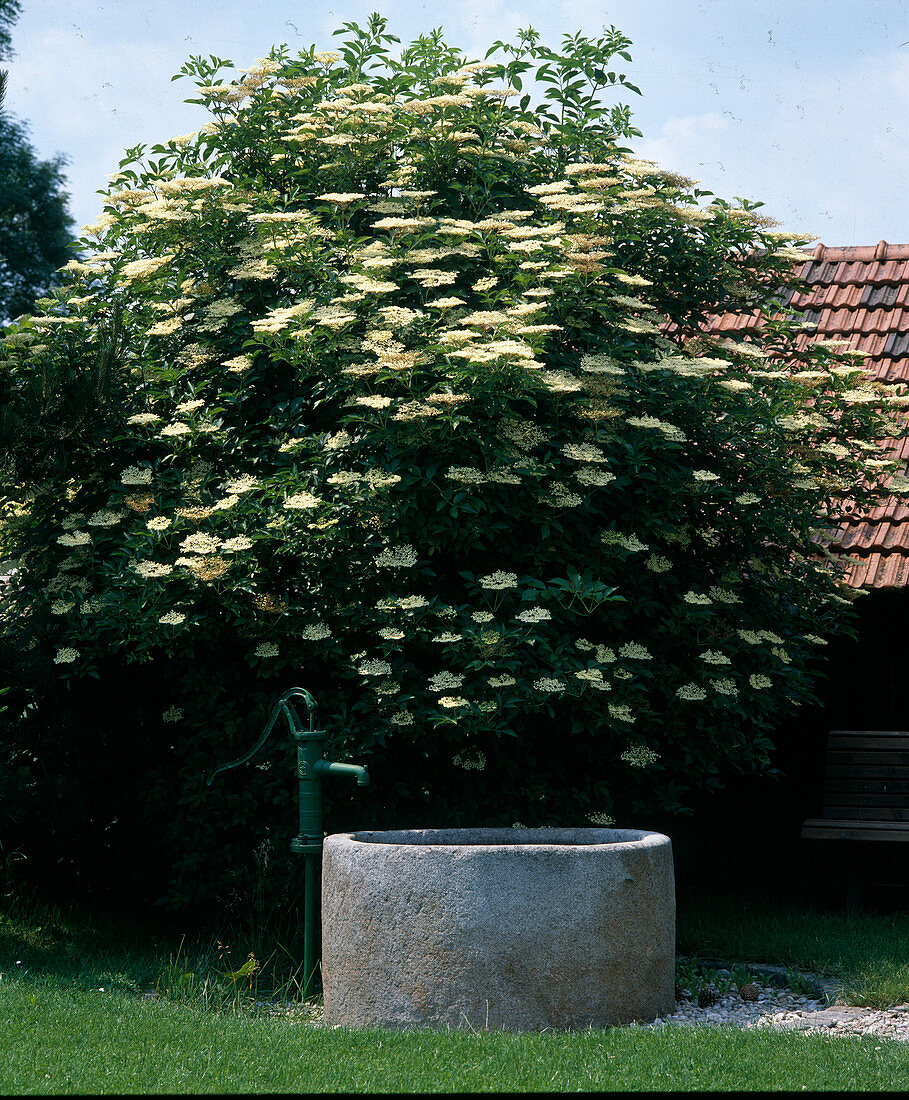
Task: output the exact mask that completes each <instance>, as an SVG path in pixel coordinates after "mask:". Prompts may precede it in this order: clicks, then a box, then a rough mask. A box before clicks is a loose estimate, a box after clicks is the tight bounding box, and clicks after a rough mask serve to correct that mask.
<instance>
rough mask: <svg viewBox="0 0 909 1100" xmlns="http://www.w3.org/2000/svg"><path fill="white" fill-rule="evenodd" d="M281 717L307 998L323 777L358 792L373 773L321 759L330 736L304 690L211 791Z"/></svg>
mask: <svg viewBox="0 0 909 1100" xmlns="http://www.w3.org/2000/svg"><path fill="white" fill-rule="evenodd" d="M295 696H297V697H299V698H301V699H302V700H303V701H304V702H305V704H306V710H307V714H308V717H309V729H308V730H304V729H303V728H302V723H301V722H300V718H299V715H298V714H297V711H296V709H295V707H294V705H293V703H291V701H290V700H291V699H293V698H294V697H295ZM281 713H283V714H284V716H285V717H286V718H287V723H288V725H289V726H290V732H291V734H292V735H293V739H294V741H296V743H297V795H298V805H299V815H300V816H299V830H300V831H299V833H298V834H297V835H296V836H295V837H294V838H293V840H292V841H291V842H290V850H291V851H292V852H296V853H297V854H298V855H302V856H303V857H304V858H305V860H306V864H305V868H304V870H305V879H304V887H303V889H304V892H303V995H304V997H307V996H309V995H310V994H311V993H312V992H313V986H314V984H315V973H316V965H317V961H318V957H319V955H320V953H321V952H320V951H319V949H318V947H317V943H316V940H317V930H318V927H319V902H318V898H319V871H320V867H321V860H322V837H323V832H324V831H323V828H322V776H323V775H353V776H356V779H357V786H358V787H365V786H367V785H368V784H369V772H367V770H366V768H364V767H363V766H362V765H361V764H332V763H329V761H327V760H323V759H322V748H323V745H324V743H325V738H326V737H327V734H326V732H325V730H317V729H316V728H315V721H316V701H315V699H313V697H312V696H311V695H310V694H309V692H308V691H307V690H306V689H305V688H290V690H288V691H285V692H284V694H283V695H282V696H281V698H280V699H279V700H278V701H277V703H275V705H274V708H273V709H272V712H271V718H269V720H268V724H267V725H266V727H265V731H264V732H263V734H262V736H261V737H260V738H259V740H258V741H257V742H256V743H255V745H253V747H252V748H251V749H250V750H249V752H248V753H246V754H245V756H241V757H240V758H239V759H238V760H231V761H230V763H228V764H221V765H220V766H219V767H217V768H215V770H214V771H213V772H212V773H211V775H210V776H209V777H208V786H211V783H212V780H213V779H214V778H215V776H216V775H218V774H219V773H220V772H223V771H227V770H228V768H236V767H238V766H239V765H240V764H245V763H246V762H247V760H251V759H252V758H253V757H254V756H255V755H256V753H257V752H258V751H259V749H261V748H262V746H263V745H264V744H265V742H266V741H267V740H268V736H269V734H270V733H271V731H272V728H273V727H274V724H275V722H277V720H278V716H279V715H280V714H281Z"/></svg>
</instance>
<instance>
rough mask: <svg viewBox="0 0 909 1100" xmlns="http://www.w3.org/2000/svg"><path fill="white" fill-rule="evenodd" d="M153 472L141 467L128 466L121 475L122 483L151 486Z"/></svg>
mask: <svg viewBox="0 0 909 1100" xmlns="http://www.w3.org/2000/svg"><path fill="white" fill-rule="evenodd" d="M151 479H152V472H151V470H149V469H146V468H144V467H139V466H127V467H126V469H125V470H124V471H123V472H122V473H121V474H120V481H121V482H122V484H124V485H151Z"/></svg>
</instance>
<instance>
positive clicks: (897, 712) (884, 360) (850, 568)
mask: <svg viewBox="0 0 909 1100" xmlns="http://www.w3.org/2000/svg"><path fill="white" fill-rule="evenodd" d="M796 273H797V275H798V276H799V278H800V279H801V280H803V281H804V283H805V284H806V286H805V288H804V289H803V290H799V291H796V292H794V293H793V294H791V295H790V299H789V302H788V307H789V308H790V309H791V310H792V311H794V312H796V313H800V314H802V316H803V318H804V320H805V321H806V322H809V323H811V324H813V325H815V326H816V328H815V330H814V331H813V332H812V333H811V334H810V335H803V336H800V337H799V340H800V341H801V343H802V346H804V344H805V343H807V342H809V341H813V340H842V341H843V342H844V344H845V345H846V346H848V347H850V348H855V349H856V350H858V351H862V352H864V353H865V355H866V359H865V361H864V367H865V370H866V371H867V373H868V375H869V376H870V378H872V379H874V380H877V381H881V382H889V383H896V382H905V383H909V244H888V243H887V242H886V241H881V242H880V243H879V244H877V245H869V246H866V247H844V248H831V247H828V246H826V245H823V244H820V245H818V246H817V247H816V248H815V249H814V251H813V253H809V255H808V258H807V260H806V262H805V263H804V264H802V265H800V266H799V267H798V268H797V269H796ZM760 325H761V317H760V314H732V313H727V314H721V315H720V316H718V317H716V318H714V319H712V320H711V323H710V326H709V331H710V332H711V333H712V334H713V335H729V336H736V337H738V336H741V335H743V334H747V333H749V332H753V333H756V332H757V330H758V329H759V328H760ZM890 445H891V449H893V450H895V452H896V453H897V454H898V455H899V457H900V458H901V459H902V460H903V462H905V463H906V464H907V465H909V439H907V440H902V441H899V442H897V441H896V440H891V441H890ZM828 535H829V536H830V537H829V538H827V539H825V544H826V545H827V546H828V548H829V549H830V550H832V551H833V552H835V553H838V554H840V555H842V556H841V559H840V560H841V562H842V563H843V564H846V565H847V572H846V575H845V580H846V582H847V583H848V584H849V585H851V586H852V587H853V588H858V589H862V590H864V593H865V595H863V596H862V597H861V598H860V599H859V600H858V602H857V603H856V610H857V611H858V613H859V641H858V643H853V644H844V645H842V646H839V647H838V649H839V650H841V651H842V654H841V655H840V654H839V653H836V654H832V660H831V667H829V668H828V670H827V671H828V674H829V676H830V678H831V682H830V683H829V685H828V690H827V691H825V693H824V695H825V699H824V702H825V710H826V711H827V716H828V721H829V728H837V727H838V728H847V729H862V728H864V729H909V631H907V630H906V624H909V502H906V501H905V500H904V499H899V498H897V497H891V498H889V500H887V501H886V502H884V503H881V504H879V505H878V506H876V507H874V508H872V509H871V510H870V511H867V512H861V513H859V512H856V513H854V514H852V515H850V516H848V517H847V518H846V519H845V520H844V521H843V522H842V523H841V524H840V525H839V527H838V529H836V530H835V531H831V532H828ZM838 666H840V667H838Z"/></svg>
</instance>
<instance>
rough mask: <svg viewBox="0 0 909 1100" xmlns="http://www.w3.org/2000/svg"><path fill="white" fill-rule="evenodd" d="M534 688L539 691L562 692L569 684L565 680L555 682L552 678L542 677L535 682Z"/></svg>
mask: <svg viewBox="0 0 909 1100" xmlns="http://www.w3.org/2000/svg"><path fill="white" fill-rule="evenodd" d="M533 686H534V687H535V688H536V689H537V691H546V692H562V691H564V690H565V688H566V687H567V684H566V683H565V681H564V680H555V679H553V678H552V677H551V676H541V677H540V678H539V680H534V682H533Z"/></svg>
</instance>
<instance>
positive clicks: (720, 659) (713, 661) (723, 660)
mask: <svg viewBox="0 0 909 1100" xmlns="http://www.w3.org/2000/svg"><path fill="white" fill-rule="evenodd" d="M701 660H702V661H706V662H707V664H708V665H731V664H732V661H731V660H730V659H729V658H728V657H727V656H726V654H725V653H720V652H719V650H715V649H705V650H704V652H703V653H702V654H701Z"/></svg>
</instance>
